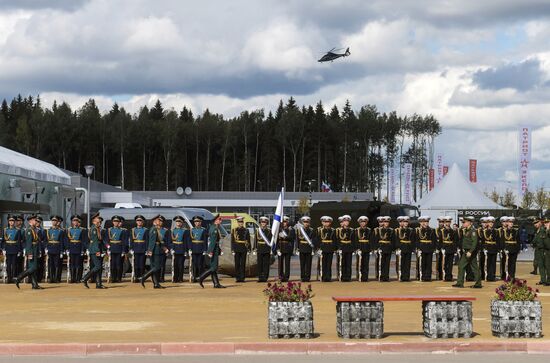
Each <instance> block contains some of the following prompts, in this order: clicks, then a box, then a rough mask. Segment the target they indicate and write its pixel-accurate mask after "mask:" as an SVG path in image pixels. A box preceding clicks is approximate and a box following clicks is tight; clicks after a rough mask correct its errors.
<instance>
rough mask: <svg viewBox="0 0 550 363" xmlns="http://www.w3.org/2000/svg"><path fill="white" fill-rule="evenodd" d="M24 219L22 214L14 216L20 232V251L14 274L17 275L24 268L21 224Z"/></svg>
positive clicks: (22, 227)
mask: <svg viewBox="0 0 550 363" xmlns="http://www.w3.org/2000/svg"><path fill="white" fill-rule="evenodd" d="M23 222H24V219H23V216H22V215H20V214H19V215H17V216H15V228H17V230H19V233H21V253H19V254H18V255H17V270H16V271H17V272H16V275H19V274H20V273H22V272H23V270H24V268H25V259H26V257H25V228H24V225H23ZM39 237H40V236H39Z"/></svg>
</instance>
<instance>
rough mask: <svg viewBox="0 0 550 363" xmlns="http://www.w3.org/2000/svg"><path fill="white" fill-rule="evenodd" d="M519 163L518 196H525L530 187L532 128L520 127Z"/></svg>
mask: <svg viewBox="0 0 550 363" xmlns="http://www.w3.org/2000/svg"><path fill="white" fill-rule="evenodd" d="M518 134H519V135H518V137H519V138H518V144H519V164H518V176H519V180H518V196H519V198H523V196H524V195H525V192H526V191H527V190H528V189H529V164H531V128H530V127H528V126H523V127H520V128H519V133H518Z"/></svg>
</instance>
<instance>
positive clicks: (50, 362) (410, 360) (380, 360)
mask: <svg viewBox="0 0 550 363" xmlns="http://www.w3.org/2000/svg"><path fill="white" fill-rule="evenodd" d="M371 359H372V360H376V362H377V363H403V362H407V363H441V361H442V360H443V359H444V360H445V363H464V362H481V361H483V363H517V362H518V361H522V360H526V361H527V360H528V361H529V363H539V362H540V363H542V362H548V360H549V359H550V357H549V356H548V355H532V354H529V356H527V355H526V354H515V353H508V354H492V353H476V354H471V353H467V354H447V355H445V356H444V357H442V355H441V354H388V355H385V354H382V355H380V354H372V355H364V354H354V355H277V354H272V355H257V354H256V355H227V356H225V355H200V356H197V355H195V356H193V355H189V356H173V357H165V356H134V355H126V356H98V357H74V358H72V357H36V356H33V357H30V356H29V357H0V363H3V362H17V363H36V362H40V363H72V362H86V363H88V362H110V363H145V362H155V363H156V362H160V363H172V362H174V363H176V362H178V363H181V362H193V363H202V362H204V363H233V362H235V363H237V362H239V363H249V362H250V363H257V362H262V363H280V362H281V361H286V362H293V363H309V362H311V363H325V362H327V363H329V362H334V361H338V362H339V363H355V362H357V363H359V362H361V363H364V362H365V361H366V360H371Z"/></svg>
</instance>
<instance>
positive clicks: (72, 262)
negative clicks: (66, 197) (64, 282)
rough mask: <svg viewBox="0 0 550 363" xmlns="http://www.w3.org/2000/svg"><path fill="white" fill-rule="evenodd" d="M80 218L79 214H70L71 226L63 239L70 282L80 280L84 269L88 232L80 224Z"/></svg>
mask: <svg viewBox="0 0 550 363" xmlns="http://www.w3.org/2000/svg"><path fill="white" fill-rule="evenodd" d="M81 222H82V219H81V218H80V216H79V215H77V214H75V215H73V216H71V224H72V226H71V227H70V228H68V229H67V232H66V233H67V238H66V239H65V247H64V249H65V254H66V255H67V258H68V259H69V269H68V271H67V273H68V274H69V277H70V280H69V281H70V283H71V284H74V283H77V282H80V280H81V279H82V273H83V271H84V254H85V252H86V245H87V244H88V238H87V237H88V233H87V231H86V229H84V228H82V227H81V226H80V223H81Z"/></svg>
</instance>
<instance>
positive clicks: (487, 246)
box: [479, 216, 501, 281]
mask: <svg viewBox="0 0 550 363" xmlns="http://www.w3.org/2000/svg"><path fill="white" fill-rule="evenodd" d="M494 223H495V217H491V216H489V217H485V228H484V229H483V230H482V231H481V239H480V240H479V242H480V244H481V249H482V251H483V253H482V254H481V256H482V257H481V259H482V260H483V266H484V269H485V271H481V273H482V276H485V279H486V280H487V281H496V270H497V255H498V253H499V251H500V250H501V246H500V244H501V243H500V236H499V233H498V231H497V230H496V229H495V228H494ZM480 270H481V266H480ZM482 280H483V278H482Z"/></svg>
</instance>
